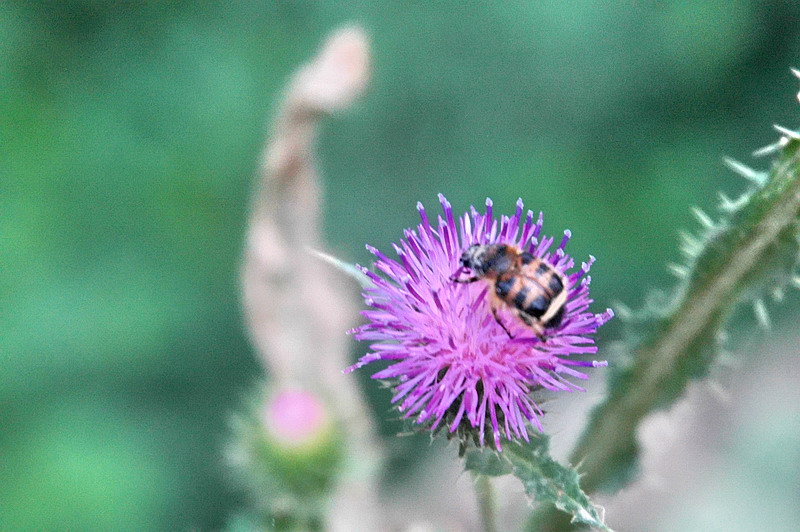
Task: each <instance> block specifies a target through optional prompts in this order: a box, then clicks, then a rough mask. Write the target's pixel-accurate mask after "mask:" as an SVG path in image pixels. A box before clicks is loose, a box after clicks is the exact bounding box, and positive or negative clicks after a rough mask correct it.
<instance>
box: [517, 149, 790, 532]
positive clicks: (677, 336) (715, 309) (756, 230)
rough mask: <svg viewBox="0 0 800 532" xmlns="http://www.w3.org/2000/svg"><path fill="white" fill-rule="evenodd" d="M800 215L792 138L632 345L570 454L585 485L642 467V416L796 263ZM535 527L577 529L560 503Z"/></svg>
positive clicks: (613, 481)
mask: <svg viewBox="0 0 800 532" xmlns="http://www.w3.org/2000/svg"><path fill="white" fill-rule="evenodd" d="M798 217H800V142H798V141H796V140H795V141H792V142H790V143H788V145H787V146H786V147H785V149H784V150H783V154H782V157H781V159H780V161H779V162H778V164H776V165H775V166H774V168H773V170H772V172H771V175H770V178H769V180H768V182H767V183H766V185H765V186H764V187H763V188H762V189H760V190H759V191H757V192H755V193H754V194H753V195H752V196H751V197H750V198H749V199H748V202H747V204H746V205H745V206H744V207H743V208H742V209H741V210H740V211H738V212H737V213H736V214H735V215H734V216H733V217H732V218H731V219H730V220H729V221H728V222H727V226H725V227H724V228H723V229H722V230H721V231H720V232H719V233H717V234H715V235H714V236H713V237H712V238H710V239H709V240H708V241H707V242H706V244H705V247H704V249H703V250H702V252H701V253H700V254H699V255H698V257H697V260H696V262H695V264H694V265H693V268H692V270H691V272H690V274H689V277H688V282H687V284H686V285H685V286H684V287H683V289H682V291H681V296H680V298H679V299H678V301H677V302H676V304H675V305H674V306H672V307H671V308H670V309H669V311H668V312H666V313H664V315H663V316H662V317H660V318H659V319H657V320H656V321H655V322H654V323H653V324H652V325H653V327H652V328H651V331H652V332H651V334H650V335H649V336H647V337H645V338H644V339H643V341H641V342H640V343H638V345H634V346H629V347H628V351H629V352H630V353H631V355H632V363H631V364H630V365H629V366H627V367H625V368H623V369H622V370H621V371H620V372H619V374H618V375H616V376H615V378H613V379H612V382H611V385H610V386H609V394H608V397H607V398H606V400H605V401H604V402H603V403H602V404H601V405H600V406H599V407H598V408H597V409H596V410H595V411H594V412H593V415H592V418H591V420H590V423H589V425H588V427H587V429H586V430H585V432H584V433H583V435H582V437H581V439H580V440H579V442H578V445H577V447H576V448H575V450H574V452H573V453H572V456H571V462H572V463H581V467H580V470H581V486H582V487H583V489H584V490H585V491H586V492H588V493H590V492H593V491H598V490H603V489H609V488H610V489H619V488H620V487H621V485H622V484H624V483H625V482H626V481H627V480H629V478H630V476H631V472H632V471H633V470H634V469H635V462H634V459H635V455H636V452H637V447H638V442H637V430H638V428H639V426H640V424H641V422H642V420H643V419H644V418H645V417H646V416H647V415H648V414H650V413H652V412H653V411H654V410H656V409H658V408H665V407H668V406H669V405H670V404H671V403H672V402H673V401H674V400H675V399H676V398H678V397H679V396H680V395H681V394H682V392H683V390H684V389H685V387H686V385H687V384H688V382H689V380H690V379H692V378H698V377H701V376H703V375H704V374H705V373H707V371H708V368H709V367H710V364H711V362H712V361H713V359H714V354H715V345H714V344H715V338H716V336H717V335H718V333H719V331H720V329H721V328H722V326H723V325H724V323H725V321H726V319H727V317H728V315H729V314H730V311H731V309H732V308H733V306H734V305H735V304H736V303H737V302H738V301H739V300H741V299H742V298H743V294H745V293H747V292H748V290H750V289H751V288H752V287H753V286H755V285H756V284H757V283H758V282H759V280H760V279H764V278H769V277H770V276H769V275H765V273H775V271H766V272H765V270H770V269H773V270H778V269H779V268H780V266H779V265H778V264H777V263H778V262H780V261H778V260H776V257H779V256H782V255H784V254H785V251H786V250H788V251H789V255H793V257H794V258H793V261H794V264H792V265H791V266H790V267H794V266H795V265H796V261H797V227H798V225H797V224H798V219H799V218H798ZM527 529H528V530H537V531H547V532H551V531H562V530H572V529H573V526H571V525H570V524H569V523H568V519H565V518H564V516H562V515H559V513H558V512H556V511H555V509H553V508H547V509H542V510H541V511H540V512H537V514H535V515H534V516H533V519H532V520H531V521H530V522H529V523H528V527H527Z"/></svg>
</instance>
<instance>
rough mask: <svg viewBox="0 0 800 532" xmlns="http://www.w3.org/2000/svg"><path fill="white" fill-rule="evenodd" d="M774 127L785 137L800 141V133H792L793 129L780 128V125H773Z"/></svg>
mask: <svg viewBox="0 0 800 532" xmlns="http://www.w3.org/2000/svg"><path fill="white" fill-rule="evenodd" d="M772 127H774V128H775V131H777V132H778V133H780V134H781V135H783V136H784V137H788V138H791V139H800V133H798V132H797V131H792V130H791V129H787V128H785V127H783V126H779V125H778V124H773V125H772Z"/></svg>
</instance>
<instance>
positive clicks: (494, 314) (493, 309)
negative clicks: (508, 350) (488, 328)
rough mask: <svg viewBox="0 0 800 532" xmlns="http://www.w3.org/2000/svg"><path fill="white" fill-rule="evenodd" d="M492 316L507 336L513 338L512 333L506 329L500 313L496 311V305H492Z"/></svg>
mask: <svg viewBox="0 0 800 532" xmlns="http://www.w3.org/2000/svg"><path fill="white" fill-rule="evenodd" d="M492 316H494V321H496V322H497V324H498V325H500V327H502V328H503V330H504V331H505V332H506V334H507V335H508V337H509V338H511V339H512V340H513V339H514V335H512V334H511V331H509V330H508V327H506V325H505V323H503V320H501V319H500V315H499V314H498V313H497V305H492Z"/></svg>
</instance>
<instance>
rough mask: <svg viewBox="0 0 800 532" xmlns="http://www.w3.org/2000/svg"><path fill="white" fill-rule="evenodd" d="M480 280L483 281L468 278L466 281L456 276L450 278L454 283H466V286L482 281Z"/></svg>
mask: <svg viewBox="0 0 800 532" xmlns="http://www.w3.org/2000/svg"><path fill="white" fill-rule="evenodd" d="M480 279H481V278H480V277H467V278H466V279H460V278H458V277H456V276H455V275H453V276H451V277H450V280H451V281H453V282H454V283H465V284H466V283H474V282H475V281H480Z"/></svg>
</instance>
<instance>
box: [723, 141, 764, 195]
mask: <svg viewBox="0 0 800 532" xmlns="http://www.w3.org/2000/svg"><path fill="white" fill-rule="evenodd" d="M766 148H772V146H767V147H765V148H761V149H762V150H764V149H766ZM759 151H760V150H759ZM722 160H723V162H724V163H725V165H726V166H727V167H728V168H730V169H731V170H733V171H734V172H736V173H737V174H739V175H740V176H742V177H744V178H745V179H747V180H748V181H750V182H752V183H753V184H755V185H757V186H759V187H761V186H764V183H766V182H767V177H768V175H767V173H766V172H759V171H758V170H754V169H752V168H750V167H749V166H747V165H746V164H742V163H740V162H739V161H737V160H736V159H732V158H730V157H725V158H724V159H722Z"/></svg>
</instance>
